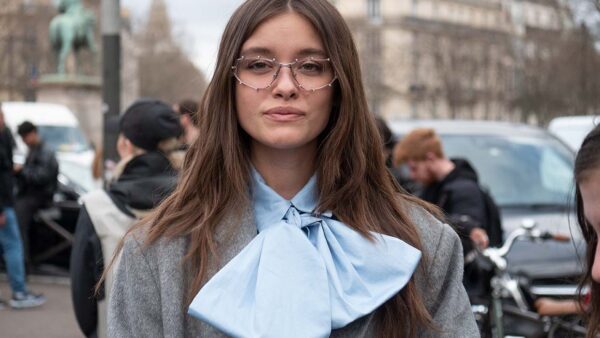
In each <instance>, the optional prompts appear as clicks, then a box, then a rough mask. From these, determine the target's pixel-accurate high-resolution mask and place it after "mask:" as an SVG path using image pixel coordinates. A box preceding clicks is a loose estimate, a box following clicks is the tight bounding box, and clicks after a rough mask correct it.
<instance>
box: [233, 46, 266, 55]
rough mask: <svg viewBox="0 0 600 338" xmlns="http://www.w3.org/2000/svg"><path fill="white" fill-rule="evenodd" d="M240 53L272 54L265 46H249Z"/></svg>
mask: <svg viewBox="0 0 600 338" xmlns="http://www.w3.org/2000/svg"><path fill="white" fill-rule="evenodd" d="M240 54H241V55H246V54H259V55H272V54H273V52H271V50H270V49H268V48H265V47H250V48H246V49H243V50H242V52H241V53H240Z"/></svg>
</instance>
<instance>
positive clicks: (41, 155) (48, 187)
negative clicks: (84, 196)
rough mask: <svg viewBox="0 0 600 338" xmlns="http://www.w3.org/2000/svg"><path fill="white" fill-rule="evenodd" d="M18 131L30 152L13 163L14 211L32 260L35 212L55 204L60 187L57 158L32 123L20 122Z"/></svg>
mask: <svg viewBox="0 0 600 338" xmlns="http://www.w3.org/2000/svg"><path fill="white" fill-rule="evenodd" d="M17 133H18V134H19V136H21V139H22V140H23V143H25V145H26V146H27V148H28V153H27V157H26V158H25V163H24V164H23V165H19V164H15V166H14V171H15V173H16V177H17V199H16V202H15V211H16V213H17V219H18V220H19V226H20V227H21V235H22V236H23V244H24V248H25V250H24V251H25V262H26V264H31V245H32V244H33V243H32V242H33V241H34V239H35V234H36V231H35V230H36V229H32V227H31V225H32V223H33V218H34V215H35V214H36V212H37V211H38V210H40V209H43V208H46V207H49V206H50V205H51V204H52V199H53V196H54V192H55V191H56V189H57V187H58V161H57V160H56V156H55V154H54V152H53V151H52V150H51V149H50V148H48V147H47V146H46V144H45V143H44V142H43V140H42V138H41V137H40V135H39V134H38V131H37V127H36V126H35V125H34V124H33V123H31V122H29V121H25V122H23V123H21V124H20V125H19V126H18V127H17Z"/></svg>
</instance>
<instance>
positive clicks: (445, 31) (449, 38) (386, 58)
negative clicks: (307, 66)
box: [332, 0, 573, 119]
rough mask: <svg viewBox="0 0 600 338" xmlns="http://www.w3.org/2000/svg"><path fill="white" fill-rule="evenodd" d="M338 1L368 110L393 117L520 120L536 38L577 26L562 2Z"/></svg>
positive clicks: (451, 0)
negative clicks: (523, 74)
mask: <svg viewBox="0 0 600 338" xmlns="http://www.w3.org/2000/svg"><path fill="white" fill-rule="evenodd" d="M332 2H333V3H334V4H335V5H336V7H337V8H338V9H339V11H340V12H341V13H342V15H343V16H344V17H345V19H346V21H347V22H348V24H349V25H350V27H351V30H352V31H353V34H354V36H355V40H356V42H357V45H358V49H359V53H360V54H361V62H362V66H363V73H364V78H365V85H366V88H367V96H368V100H369V104H370V107H371V109H372V110H373V111H374V112H375V113H377V114H380V115H382V116H384V117H386V118H389V119H396V118H485V119H519V118H520V117H519V116H518V115H519V112H518V111H517V110H516V109H515V108H514V105H513V102H514V96H515V93H516V91H518V87H519V72H520V69H521V67H522V65H523V64H524V63H523V60H524V58H526V57H527V53H528V51H529V52H531V50H532V49H535V48H536V38H535V37H536V36H538V35H539V34H540V32H542V33H544V34H550V35H553V34H554V35H556V34H559V33H560V32H561V31H562V30H564V29H565V28H568V27H571V26H572V25H573V21H572V18H571V14H570V11H569V9H568V8H567V7H566V5H565V4H564V3H563V1H562V0H402V1H399V0H338V1H332Z"/></svg>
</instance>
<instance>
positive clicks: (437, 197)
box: [420, 159, 486, 253]
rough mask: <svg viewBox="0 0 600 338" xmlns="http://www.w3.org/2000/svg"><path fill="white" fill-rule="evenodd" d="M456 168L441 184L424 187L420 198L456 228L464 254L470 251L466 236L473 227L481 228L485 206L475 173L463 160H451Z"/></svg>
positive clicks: (471, 246) (484, 217) (471, 247)
mask: <svg viewBox="0 0 600 338" xmlns="http://www.w3.org/2000/svg"><path fill="white" fill-rule="evenodd" d="M452 162H453V163H454V165H455V166H456V167H455V168H454V170H452V171H451V172H450V173H449V174H448V175H447V176H446V177H444V179H443V180H441V181H440V182H437V183H434V184H432V185H429V186H427V187H426V188H425V189H424V190H423V191H422V195H421V196H420V197H421V198H423V199H424V200H425V201H427V202H430V203H433V204H435V205H437V206H439V207H440V208H441V209H442V210H443V211H444V213H445V214H446V217H447V219H448V221H449V222H450V223H451V224H452V225H454V226H455V228H456V229H457V232H458V234H459V236H460V238H461V241H462V244H463V249H464V252H465V253H467V252H469V251H471V250H472V249H473V244H472V243H471V240H470V239H469V233H470V232H471V230H473V229H474V228H475V227H479V228H483V223H484V222H485V220H486V206H485V203H484V199H483V194H482V192H481V188H480V187H479V180H478V177H477V173H476V172H475V169H473V167H472V166H471V164H470V163H469V162H468V161H466V160H463V159H453V160H452Z"/></svg>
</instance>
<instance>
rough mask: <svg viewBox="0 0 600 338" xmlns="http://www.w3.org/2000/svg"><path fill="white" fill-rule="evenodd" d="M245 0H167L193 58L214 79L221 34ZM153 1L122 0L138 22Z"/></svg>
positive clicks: (143, 17) (175, 23) (179, 36)
mask: <svg viewBox="0 0 600 338" xmlns="http://www.w3.org/2000/svg"><path fill="white" fill-rule="evenodd" d="M242 2H243V0H217V1H215V0H165V3H166V4H167V7H168V11H169V16H170V18H171V22H172V23H173V26H174V33H175V35H176V36H177V37H178V39H180V40H182V42H184V43H183V44H184V49H185V50H186V51H187V52H188V54H190V57H191V58H192V61H193V62H194V63H195V64H196V65H197V66H198V68H200V69H201V70H202V71H203V72H204V74H205V75H206V77H207V78H208V79H210V77H211V76H212V72H213V69H214V65H215V59H216V56H217V49H218V45H219V39H220V38H221V33H222V32H223V29H224V28H225V25H226V24H227V20H228V19H229V17H230V16H231V14H232V13H233V11H234V10H235V9H236V8H237V7H238V6H239V5H240V4H241V3H242ZM150 3H151V1H149V0H121V6H123V7H126V8H128V9H129V11H130V13H131V16H132V17H133V20H134V24H136V23H137V24H139V23H140V22H142V21H143V20H144V19H145V18H146V14H147V11H148V8H149V7H150Z"/></svg>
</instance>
